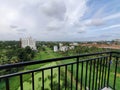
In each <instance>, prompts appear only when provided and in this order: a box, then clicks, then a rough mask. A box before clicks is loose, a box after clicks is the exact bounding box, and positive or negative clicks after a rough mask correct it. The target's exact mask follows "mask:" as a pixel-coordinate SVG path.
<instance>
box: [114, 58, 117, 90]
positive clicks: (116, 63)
mask: <svg viewBox="0 0 120 90" xmlns="http://www.w3.org/2000/svg"><path fill="white" fill-rule="evenodd" d="M117 64H118V57H116V63H115V75H114V84H113V89H114V90H116V89H115V84H116V74H117Z"/></svg>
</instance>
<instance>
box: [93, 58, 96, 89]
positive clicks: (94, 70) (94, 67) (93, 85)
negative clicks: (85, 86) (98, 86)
mask: <svg viewBox="0 0 120 90" xmlns="http://www.w3.org/2000/svg"><path fill="white" fill-rule="evenodd" d="M95 63H96V60H95V59H94V65H93V82H92V90H94V79H95Z"/></svg>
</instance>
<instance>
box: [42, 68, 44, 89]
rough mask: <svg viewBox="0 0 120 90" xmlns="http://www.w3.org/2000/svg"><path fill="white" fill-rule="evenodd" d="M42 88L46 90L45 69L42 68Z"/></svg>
mask: <svg viewBox="0 0 120 90" xmlns="http://www.w3.org/2000/svg"><path fill="white" fill-rule="evenodd" d="M42 90H44V70H42Z"/></svg>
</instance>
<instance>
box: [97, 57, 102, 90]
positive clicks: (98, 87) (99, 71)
mask: <svg viewBox="0 0 120 90" xmlns="http://www.w3.org/2000/svg"><path fill="white" fill-rule="evenodd" d="M101 63H102V58H101V60H100V71H99V83H98V88H100V81H101Z"/></svg>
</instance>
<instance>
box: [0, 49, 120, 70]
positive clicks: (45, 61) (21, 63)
mask: <svg viewBox="0 0 120 90" xmlns="http://www.w3.org/2000/svg"><path fill="white" fill-rule="evenodd" d="M109 53H118V52H111V51H106V52H97V53H89V54H80V55H75V56H66V57H60V58H51V59H45V60H35V61H26V62H19V63H15V64H5V65H0V70H1V69H8V68H15V67H22V66H28V65H35V64H41V63H47V62H53V61H59V60H65V59H71V58H78V57H85V56H93V55H101V54H109ZM119 53H120V52H119Z"/></svg>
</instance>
